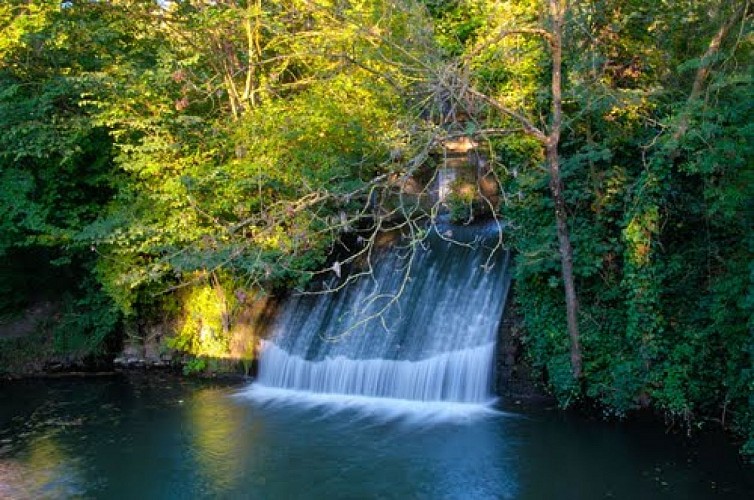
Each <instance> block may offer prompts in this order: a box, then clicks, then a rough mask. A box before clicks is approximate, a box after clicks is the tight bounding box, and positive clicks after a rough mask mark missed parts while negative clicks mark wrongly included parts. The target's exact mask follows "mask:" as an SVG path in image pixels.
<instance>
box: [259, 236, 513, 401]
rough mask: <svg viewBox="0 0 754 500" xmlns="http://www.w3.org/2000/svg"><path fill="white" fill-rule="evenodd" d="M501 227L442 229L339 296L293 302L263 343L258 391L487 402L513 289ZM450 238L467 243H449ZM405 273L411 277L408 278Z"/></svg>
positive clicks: (397, 249) (389, 256)
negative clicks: (500, 332) (507, 301)
mask: <svg viewBox="0 0 754 500" xmlns="http://www.w3.org/2000/svg"><path fill="white" fill-rule="evenodd" d="M498 234H499V233H498V227H497V225H496V224H489V225H485V226H483V227H479V226H477V227H456V226H446V227H443V228H440V229H438V230H433V232H432V234H430V236H429V237H428V238H427V239H426V240H425V244H424V246H420V245H417V246H416V247H415V248H414V251H412V250H411V248H410V247H405V246H403V247H402V246H401V245H400V244H398V245H395V246H394V247H393V248H391V249H386V250H383V251H382V253H381V255H379V256H378V257H376V258H375V259H374V260H375V262H374V265H373V272H372V273H371V275H369V276H364V277H362V278H359V279H358V280H356V281H354V282H353V283H351V284H349V285H348V286H346V287H344V288H343V289H341V290H339V291H337V292H328V293H323V294H316V295H312V294H303V295H297V296H294V297H292V298H291V299H290V300H289V301H288V302H287V303H286V304H285V305H284V307H283V309H282V311H281V314H280V315H279V316H278V318H277V320H276V322H275V324H274V325H273V328H272V335H271V336H270V340H269V341H266V342H265V343H264V344H263V347H262V351H261V356H260V370H259V377H258V380H257V382H256V384H257V385H262V386H266V387H274V388H282V389H289V390H293V391H307V392H311V393H328V394H347V395H360V396H370V397H380V398H399V399H408V400H418V401H453V402H462V403H483V402H487V401H489V400H490V399H491V395H492V393H491V386H492V380H491V379H492V371H493V368H492V367H493V360H494V356H495V341H496V335H497V330H498V326H499V323H500V320H501V317H502V313H503V308H504V306H505V299H506V295H507V292H508V287H509V284H510V275H509V272H508V269H507V268H508V253H507V252H505V251H503V250H501V249H500V248H499V247H498V248H497V249H496V251H495V252H492V249H493V248H494V247H495V243H497V241H498ZM450 235H452V238H453V239H454V240H460V241H464V242H466V245H459V244H454V243H450V242H448V241H446V238H447V237H448V236H450ZM407 272H408V274H407Z"/></svg>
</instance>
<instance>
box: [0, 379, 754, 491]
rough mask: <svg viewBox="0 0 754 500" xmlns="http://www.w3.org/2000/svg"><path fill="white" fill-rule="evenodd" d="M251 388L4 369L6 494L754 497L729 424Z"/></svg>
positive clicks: (0, 396) (0, 433) (1, 484)
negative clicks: (469, 410) (701, 425)
mask: <svg viewBox="0 0 754 500" xmlns="http://www.w3.org/2000/svg"><path fill="white" fill-rule="evenodd" d="M243 387H244V386H243V385H228V384H211V383H198V382H190V381H185V380H181V379H179V378H173V377H167V376H164V377H155V376H153V377H133V376H131V377H108V378H98V379H86V380H78V379H65V380H47V381H41V380H40V381H21V382H5V383H0V498H103V499H118V498H134V499H136V498H138V499H142V498H144V499H151V498H252V499H265V498H272V499H278V498H281V499H287V498H305V499H317V498H323V499H338V498H344V499H346V498H348V499H361V498H397V499H406V498H429V499H436V498H448V499H456V498H457V499H476V498H480V499H483V498H532V499H540V498H563V499H569V498H573V499H582V498H584V499H589V498H627V499H639V498H641V499H647V498H683V499H697V498H698V499H706V498H752V497H754V469H752V468H750V467H747V466H744V465H743V464H742V463H741V461H740V460H739V458H738V454H737V452H736V449H735V447H734V446H732V445H730V444H727V443H725V442H724V439H723V437H722V436H720V435H717V434H704V435H701V436H699V437H696V438H694V439H692V440H687V439H684V438H683V437H682V436H679V435H675V434H673V433H670V434H666V433H665V432H664V429H662V428H659V427H658V425H657V424H656V423H655V424H651V425H650V424H633V425H631V426H626V425H619V424H607V423H602V422H588V421H585V420H582V419H579V418H574V417H569V416H564V415H563V414H562V413H559V412H557V411H548V410H546V409H541V410H538V411H529V412H516V411H515V409H510V408H507V412H506V413H486V414H483V415H479V416H469V415H455V416H452V415H451V416H450V417H449V418H434V417H435V416H436V415H433V414H426V413H425V414H423V415H418V416H417V415H416V414H414V413H411V411H409V412H408V413H406V414H403V413H401V412H393V411H388V410H387V409H389V408H390V405H381V407H380V408H377V409H371V410H370V409H369V406H368V405H367V406H366V407H354V406H350V405H340V406H337V405H336V406H334V405H332V404H325V405H317V404H309V405H306V406H304V405H300V404H296V403H291V402H288V403H284V404H275V403H269V402H267V403H265V402H261V401H259V400H254V399H249V398H246V397H239V396H237V393H238V392H239V391H240V390H241V389H243ZM430 413H432V412H430Z"/></svg>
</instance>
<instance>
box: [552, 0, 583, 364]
mask: <svg viewBox="0 0 754 500" xmlns="http://www.w3.org/2000/svg"><path fill="white" fill-rule="evenodd" d="M567 8H568V7H567V2H566V1H565V0H550V17H551V19H552V38H551V39H550V44H551V47H552V84H551V87H552V117H551V121H550V133H549V134H548V136H547V139H546V141H545V150H546V152H547V163H548V164H549V167H550V192H551V193H552V199H553V202H554V204H555V222H556V225H557V228H558V248H559V250H560V263H561V267H562V272H563V285H564V287H565V299H566V317H567V325H568V336H569V337H570V339H571V371H572V372H573V378H575V379H579V378H581V335H580V332H579V318H578V313H579V301H578V299H577V297H576V285H575V284H574V279H573V248H572V247H571V238H570V236H569V234H568V212H566V204H565V199H564V198H563V180H562V179H561V178H560V158H559V155H558V146H559V144H560V130H561V128H562V123H563V92H562V79H563V78H562V74H561V73H562V66H563V62H562V60H563V23H564V22H565V14H566V10H567Z"/></svg>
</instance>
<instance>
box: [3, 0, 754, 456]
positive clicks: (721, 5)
mask: <svg viewBox="0 0 754 500" xmlns="http://www.w3.org/2000/svg"><path fill="white" fill-rule="evenodd" d="M753 10H754V9H753V7H752V5H751V4H750V2H748V1H741V0H684V1H680V0H679V1H674V2H656V1H650V0H602V1H596V2H565V1H554V0H551V1H548V2H545V1H538V0H512V1H493V0H455V1H440V0H425V1H410V0H398V1H392V2H387V1H384V0H352V1H336V0H317V1H305V0H285V1H282V2H267V1H262V0H246V1H244V0H218V1H202V0H185V1H170V2H167V1H166V2H154V1H148V0H112V1H109V2H99V1H94V0H73V1H67V2H60V1H59V0H58V1H55V0H33V1H27V0H10V1H6V2H3V3H2V5H0V213H1V214H2V219H0V225H1V227H0V229H1V230H0V256H1V257H2V263H1V264H0V278H2V279H0V308H1V310H0V314H2V315H4V316H5V317H9V316H12V315H13V314H18V312H19V311H21V310H23V309H24V307H26V306H27V305H29V304H33V303H35V302H39V301H41V300H48V299H49V300H56V301H60V304H61V306H60V312H59V314H58V321H57V323H56V326H55V327H54V329H55V331H54V348H55V349H56V350H58V351H60V352H78V353H91V352H97V351H100V350H102V349H105V348H106V346H107V345H108V342H111V341H113V339H115V340H117V339H118V338H119V336H122V335H123V332H127V333H128V332H133V331H134V330H136V331H137V333H138V327H136V326H134V325H138V324H142V323H143V322H144V321H145V320H149V319H154V318H155V317H158V316H159V315H160V314H162V313H164V312H165V311H168V312H170V311H173V312H175V311H176V310H178V309H179V308H183V309H184V310H185V311H186V314H187V318H188V319H187V320H186V321H184V322H183V324H182V327H181V330H180V332H179V335H178V337H177V339H176V341H175V346H177V347H180V348H182V349H185V350H188V351H190V352H192V350H198V349H199V347H202V348H203V349H204V352H211V353H215V352H217V353H220V352H222V351H224V350H226V351H227V349H228V345H227V338H226V337H227V330H228V329H229V320H228V318H229V317H231V316H232V315H233V314H235V312H236V311H237V310H238V309H239V305H240V304H241V303H242V302H243V301H244V300H245V299H244V297H245V296H246V294H247V293H250V292H252V291H253V292H254V293H257V292H259V291H262V290H272V289H275V288H280V287H291V286H297V285H302V284H304V283H306V282H307V280H309V279H311V277H312V276H313V275H314V273H315V272H316V271H318V270H319V269H321V268H322V267H323V266H324V265H325V263H326V262H327V259H328V255H330V254H331V252H332V250H333V248H334V246H335V245H336V244H337V242H338V240H339V239H340V238H341V237H342V235H343V234H345V233H348V232H350V231H353V230H355V229H359V230H361V231H364V232H363V233H361V234H362V235H365V239H366V240H367V241H371V240H370V236H369V235H370V234H373V232H374V231H377V230H379V229H381V228H382V227H383V224H384V223H385V221H387V220H395V217H393V218H392V219H391V218H390V217H388V215H389V216H393V215H396V214H401V213H402V214H403V215H409V216H411V215H415V216H417V217H419V218H425V219H426V218H427V217H428V215H427V214H426V213H420V212H417V211H414V210H407V209H406V207H405V206H398V207H397V208H396V206H395V204H394V203H393V202H390V201H389V200H388V198H389V196H388V194H389V193H390V192H391V190H394V189H395V182H394V180H395V179H396V178H400V177H401V176H404V175H406V174H410V173H412V172H415V171H416V170H417V169H419V168H422V166H423V167H424V168H427V165H429V163H428V162H429V160H427V154H426V153H427V150H428V148H429V147H430V145H431V144H433V143H436V142H437V141H438V140H439V139H442V138H443V137H444V136H447V135H452V134H458V133H459V130H460V131H461V132H463V133H465V134H467V135H472V136H475V137H476V138H480V139H484V140H485V141H486V143H488V144H489V149H490V150H489V152H488V156H489V159H490V163H491V165H492V168H493V171H494V173H495V174H496V175H497V176H498V177H499V179H500V180H501V189H502V193H501V196H500V200H501V203H500V206H499V207H496V210H497V211H498V212H499V213H500V214H501V215H502V217H503V218H505V219H507V220H508V221H510V222H511V230H510V232H509V233H508V240H509V241H508V243H509V244H510V245H511V246H513V247H514V248H515V249H516V252H517V265H516V278H517V280H516V297H517V300H518V302H519V305H520V310H521V311H522V312H523V316H524V321H525V327H526V331H527V334H526V347H527V353H528V355H529V357H530V358H531V361H532V362H533V364H534V365H535V366H536V367H538V368H540V369H541V370H542V371H543V373H544V374H545V376H546V380H547V381H548V384H549V387H550V389H551V390H552V391H553V392H554V393H555V394H556V395H557V396H558V398H559V399H560V401H562V402H563V404H564V405H567V404H569V403H571V402H573V401H578V400H586V399H588V400H591V401H594V402H596V403H598V404H599V405H600V406H601V407H602V408H604V411H605V412H606V413H607V414H618V415H622V414H624V413H626V412H627V411H630V410H632V409H635V408H640V407H653V408H655V409H658V410H661V411H663V412H664V413H665V414H666V415H667V416H668V418H670V419H673V420H678V421H682V422H684V423H685V424H687V425H692V424H699V423H701V422H704V421H705V420H710V419H717V420H720V421H722V423H723V425H725V426H729V425H735V426H736V428H737V429H738V430H740V431H741V432H742V434H745V435H749V436H752V438H754V365H753V363H754V80H753V78H754V33H752V19H753V15H754V14H753ZM554 74H556V75H558V76H557V79H555V78H553V75H554ZM556 81H557V82H558V85H557V86H556V85H555V83H556ZM561 111H562V122H561V120H560V119H559V118H557V116H554V114H559V113H560V112H561ZM459 115H463V123H462V124H460V125H459V124H458V123H456V120H455V118H456V117H458V116H459ZM454 124H456V125H457V128H454ZM539 131H541V132H543V134H541V135H538V133H537V132H539ZM554 132H557V137H556V139H557V141H556V142H554V143H553V142H548V141H547V140H545V139H546V138H545V137H544V136H545V135H546V136H547V138H552V137H554V136H553V133H554ZM553 151H554V152H555V153H557V155H558V156H557V158H558V161H557V162H556V163H555V164H550V166H549V167H548V162H549V161H550V160H551V158H552V156H551V155H550V153H551V152H553ZM553 166H554V167H556V168H557V169H558V170H557V171H554V170H553ZM556 174H557V175H558V176H559V178H558V179H556V180H557V182H555V183H553V178H554V177H553V176H554V175H556ZM561 222H562V223H563V227H561V226H560V223H561ZM417 227H418V226H417ZM556 228H557V229H556ZM564 238H565V239H564ZM564 242H567V243H568V244H569V245H570V247H571V248H572V254H573V255H572V274H573V276H572V279H571V278H569V277H568V274H566V278H565V283H564V278H563V276H564V274H563V270H564V264H570V263H571V259H570V258H567V257H566V255H565V254H564V248H565V247H564V246H563V243H564ZM569 281H572V283H573V285H574V287H575V294H576V296H575V297H572V298H573V299H575V298H576V297H577V298H578V299H577V301H575V300H573V301H569V303H568V304H567V301H566V297H565V295H564V284H565V285H568V282H569ZM226 292H227V293H226ZM213 297H214V298H215V300H214V301H213ZM218 301H219V303H220V306H218V305H217V304H218ZM567 305H568V307H566V306H567ZM567 310H568V312H569V314H570V313H571V312H573V313H574V316H573V317H574V318H575V319H576V323H575V324H573V325H569V324H567V322H566V318H567V315H566V311H567ZM202 314H204V315H205V316H206V318H207V319H205V320H204V324H205V325H212V327H211V328H210V330H212V331H213V332H214V333H213V335H212V336H211V338H210V339H209V340H208V339H207V337H206V335H203V334H202V335H200V333H202V332H203V331H204V330H203V329H202V328H203V325H202V321H201V320H200V321H196V320H192V319H191V318H197V317H200V318H201V316H202ZM197 315H198V316H197ZM574 334H575V335H574ZM200 340H201V341H200ZM576 341H578V343H576ZM202 342H203V343H205V344H207V343H209V345H204V346H200V345H199V344H201V343H202ZM574 347H575V348H576V351H578V352H577V353H576V354H578V357H574V352H575V351H574ZM575 363H578V366H577V367H576V366H575ZM749 451H750V452H754V439H753V440H751V441H750V445H749Z"/></svg>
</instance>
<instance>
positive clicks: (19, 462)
mask: <svg viewBox="0 0 754 500" xmlns="http://www.w3.org/2000/svg"><path fill="white" fill-rule="evenodd" d="M57 434H58V432H57V431H55V430H45V431H43V432H42V433H41V434H40V435H37V436H35V437H33V438H32V439H30V440H29V441H28V442H25V443H20V444H18V450H17V452H16V453H15V456H14V457H13V458H10V459H3V458H2V457H0V498H9V499H16V498H18V499H20V498H70V497H72V496H75V495H80V494H81V493H82V492H83V489H82V487H81V483H82V481H81V474H80V471H79V469H78V461H77V460H76V459H74V458H73V457H71V456H70V455H68V454H67V453H66V449H65V448H64V446H63V445H62V444H61V442H60V440H59V438H58V437H57Z"/></svg>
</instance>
